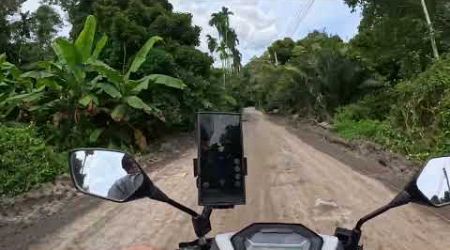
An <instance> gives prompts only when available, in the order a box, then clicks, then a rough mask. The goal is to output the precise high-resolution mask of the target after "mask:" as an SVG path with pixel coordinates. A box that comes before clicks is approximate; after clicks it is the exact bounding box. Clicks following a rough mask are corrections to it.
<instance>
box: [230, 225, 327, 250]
mask: <svg viewBox="0 0 450 250" xmlns="http://www.w3.org/2000/svg"><path fill="white" fill-rule="evenodd" d="M231 242H232V244H233V247H234V249H236V250H262V249H264V250H267V249H271V250H272V249H274V250H288V249H299V250H320V249H322V245H323V239H322V237H320V236H319V235H318V234H316V233H315V232H313V231H311V230H310V229H308V228H307V227H305V226H303V225H301V224H281V223H256V224H252V225H250V226H248V227H246V228H244V229H243V230H241V231H240V232H238V233H237V234H235V235H234V236H233V237H232V238H231Z"/></svg>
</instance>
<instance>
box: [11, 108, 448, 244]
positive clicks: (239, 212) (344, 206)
mask: <svg viewBox="0 0 450 250" xmlns="http://www.w3.org/2000/svg"><path fill="white" fill-rule="evenodd" d="M245 116H246V120H247V121H246V122H245V126H244V129H245V131H244V140H245V153H246V155H247V157H248V165H249V176H248V180H247V205H245V206H240V207H237V208H236V209H233V210H222V211H215V212H214V213H213V216H212V224H213V228H214V229H213V232H212V233H211V234H210V235H214V234H216V233H221V232H229V231H236V230H239V229H240V228H242V227H244V226H247V225H248V224H250V223H253V222H264V221H269V222H272V221H279V222H291V223H302V224H304V225H306V226H308V227H310V228H311V229H313V230H316V231H318V232H320V233H324V234H333V232H334V229H335V227H336V226H345V227H352V226H353V225H354V223H355V222H356V221H357V219H358V218H360V217H362V216H363V215H365V214H366V213H368V212H370V211H372V210H373V209H375V208H377V207H379V206H381V205H384V204H385V203H386V202H388V201H389V200H390V199H391V198H392V197H393V196H394V195H395V193H393V192H392V191H391V189H389V188H387V187H386V186H385V185H384V184H383V183H382V182H380V181H379V180H377V179H374V178H372V177H368V176H366V175H363V174H361V173H360V172H359V171H355V170H354V169H353V168H352V167H350V166H348V165H347V164H344V163H343V162H342V161H339V160H337V159H336V158H333V157H331V156H330V155H328V154H325V153H323V152H321V151H319V150H317V149H315V148H314V147H312V146H310V145H308V144H307V143H305V142H304V141H302V140H300V139H299V138H298V137H297V136H295V135H293V134H292V133H291V132H289V131H288V130H287V129H286V128H284V127H283V126H280V125H277V124H275V123H273V122H271V121H269V120H268V119H267V118H266V117H265V116H264V115H262V114H261V113H259V112H257V111H255V110H251V109H250V110H247V112H246V115H245ZM195 154H196V151H195V149H194V148H192V149H190V150H187V151H186V152H184V153H180V155H179V157H178V158H177V159H176V160H175V161H172V162H170V163H169V164H167V165H166V166H164V167H163V168H158V169H156V170H154V171H152V172H151V174H150V177H151V178H152V179H153V180H154V182H155V183H156V185H158V186H159V187H160V188H161V189H162V190H164V191H165V192H166V193H167V194H169V195H170V196H171V197H172V198H174V199H176V200H178V201H180V202H181V203H184V204H186V205H188V206H191V207H194V208H196V209H198V210H200V208H199V207H196V203H197V191H196V188H195V182H194V178H193V173H192V158H194V157H195ZM77 199H78V200H77V202H76V203H74V204H73V207H74V208H77V207H78V206H79V207H82V205H83V204H85V203H86V202H87V200H86V199H88V200H91V198H84V199H81V198H77ZM91 203H92V202H91ZM72 209H73V208H72ZM74 216H76V218H74V219H73V220H71V221H67V222H64V225H60V226H59V228H58V230H56V231H54V232H52V233H49V234H45V235H43V236H42V237H40V238H39V239H35V240H33V241H32V243H30V244H29V245H27V246H24V248H28V249H35V250H40V249H95V250H102V249H118V250H119V249H125V248H127V247H129V246H132V245H151V246H155V247H158V248H161V249H174V248H176V247H177V244H178V242H181V241H189V240H193V239H194V232H193V229H192V226H191V222H190V218H189V217H188V216H186V215H185V214H183V213H180V212H178V211H177V210H175V209H173V208H171V207H169V206H167V205H165V204H162V203H158V202H155V201H150V200H139V201H136V202H131V203H127V204H116V203H108V202H95V203H94V204H93V205H92V206H91V208H90V209H88V210H87V211H86V212H84V213H78V214H77V215H74ZM45 227H46V224H45V223H42V228H43V229H44V228H45ZM449 235H450V222H449V221H448V220H447V219H445V218H444V217H440V216H437V215H432V214H431V213H430V212H429V211H426V209H424V208H423V207H419V206H418V205H408V206H405V207H402V208H398V209H395V210H392V211H390V212H388V213H386V214H384V215H382V216H380V217H379V218H376V219H374V220H373V221H371V222H370V223H368V224H367V225H366V226H365V227H364V237H363V241H364V243H365V245H366V249H377V250H378V249H399V250H401V249H446V250H448V249H450V237H449ZM14 248H17V247H15V246H14V245H10V246H8V248H7V249H14Z"/></svg>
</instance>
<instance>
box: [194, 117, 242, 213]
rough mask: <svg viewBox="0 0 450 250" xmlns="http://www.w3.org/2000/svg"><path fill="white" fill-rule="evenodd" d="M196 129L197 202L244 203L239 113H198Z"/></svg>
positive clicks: (206, 204) (215, 204)
mask: <svg viewBox="0 0 450 250" xmlns="http://www.w3.org/2000/svg"><path fill="white" fill-rule="evenodd" d="M197 129H198V163H197V164H199V166H198V174H199V176H198V179H197V182H198V188H199V204H200V205H203V206H231V205H242V204H245V179H244V177H245V173H244V167H243V163H244V159H243V156H244V154H243V146H242V145H243V141H242V124H241V115H240V114H234V113H199V114H198V117H197Z"/></svg>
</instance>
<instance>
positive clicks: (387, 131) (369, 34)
mask: <svg viewBox="0 0 450 250" xmlns="http://www.w3.org/2000/svg"><path fill="white" fill-rule="evenodd" d="M345 2H346V3H347V4H348V5H349V6H350V7H353V8H359V9H361V10H362V21H361V23H360V26H359V32H358V34H357V35H356V36H355V37H354V38H352V39H351V40H350V41H349V42H348V43H344V42H343V41H342V40H341V39H340V38H339V37H337V36H330V35H327V34H324V33H320V32H312V33H310V34H309V35H308V36H307V37H305V38H303V39H301V40H299V41H293V40H292V39H291V38H285V39H282V40H278V41H275V42H274V43H273V44H272V45H271V46H269V47H268V49H267V51H266V53H265V54H264V55H263V56H261V57H259V58H254V59H253V60H252V61H251V62H250V63H249V64H247V65H246V66H245V67H244V69H243V70H242V73H241V74H240V75H239V76H238V77H237V78H236V79H232V81H231V82H232V91H233V93H234V94H235V95H236V96H239V97H240V98H242V99H243V100H241V104H243V105H249V104H254V105H256V106H258V107H260V108H262V109H265V110H268V111H273V110H278V112H280V113H284V114H297V115H299V116H303V117H305V116H306V117H312V118H314V119H317V120H319V121H322V120H327V121H331V122H334V125H335V128H336V131H337V132H338V133H340V134H341V135H342V136H343V137H345V138H348V139H369V140H372V141H375V142H377V143H379V144H382V145H384V146H386V147H387V148H388V149H391V150H393V151H396V152H399V153H403V154H405V155H407V156H408V157H410V158H412V159H415V160H424V159H426V158H427V157H430V156H435V155H442V154H448V152H449V150H450V146H449V145H450V144H449V139H450V137H449V136H450V134H449V125H450V123H449V121H450V120H449V119H450V117H449V111H448V110H449V108H450V106H449V103H450V102H449V100H450V97H449V95H448V92H449V89H450V86H449V85H448V84H449V80H448V79H450V71H449V70H450V60H449V58H448V56H446V54H448V52H449V48H450V47H449V45H450V40H449V39H450V35H449V34H450V33H449V32H448V30H449V29H450V25H449V24H450V22H448V21H449V20H450V5H449V4H448V1H445V0H429V1H425V2H426V4H427V7H428V9H429V13H430V17H431V22H432V24H433V27H434V30H435V34H434V37H435V40H436V43H437V47H438V51H439V53H440V54H441V59H440V60H436V59H435V57H434V56H433V51H432V46H431V42H430V41H431V37H433V36H432V34H430V28H429V26H428V24H427V22H426V19H425V15H424V11H423V8H422V5H421V1H409V0H400V1H390V0H381V1H378V0H377V1H375V0H345Z"/></svg>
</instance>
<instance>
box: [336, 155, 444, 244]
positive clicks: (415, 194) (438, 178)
mask: <svg viewBox="0 0 450 250" xmlns="http://www.w3.org/2000/svg"><path fill="white" fill-rule="evenodd" d="M449 174H450V157H440V158H432V159H430V160H429V161H428V162H427V164H426V165H425V167H423V169H422V171H420V173H419V174H418V175H417V176H416V177H415V178H413V179H412V180H411V181H410V182H409V183H408V184H407V185H406V187H405V188H404V189H403V191H401V192H400V193H399V194H398V195H397V196H395V197H394V199H393V200H392V201H390V202H389V203H388V204H387V205H385V206H382V207H380V208H378V209H377V210H375V211H373V212H371V213H369V214H368V215H366V216H364V217H362V218H361V219H360V220H359V221H358V222H357V223H356V225H355V227H354V228H353V229H352V230H348V229H345V228H337V229H336V231H335V236H336V237H337V238H339V240H340V241H341V242H342V243H343V245H344V249H345V250H354V249H360V248H359V240H360V238H361V235H362V229H361V228H362V226H363V224H364V223H366V222H367V221H369V220H371V219H373V218H375V217H377V216H378V215H380V214H383V213H385V212H386V211H388V210H390V209H392V208H395V207H400V206H403V205H406V204H408V203H410V202H414V203H419V204H424V205H428V206H434V207H443V206H447V205H450V180H449V178H450V176H449Z"/></svg>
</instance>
